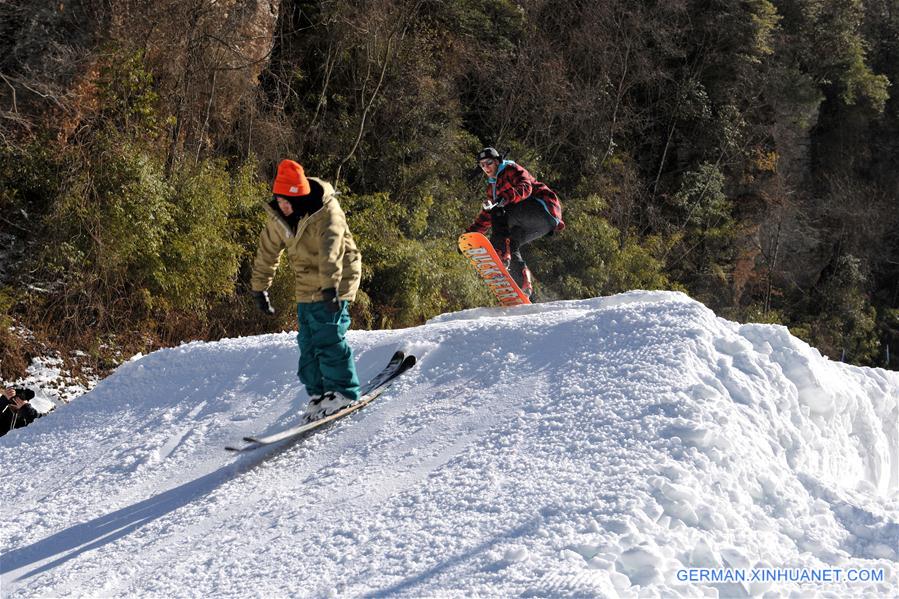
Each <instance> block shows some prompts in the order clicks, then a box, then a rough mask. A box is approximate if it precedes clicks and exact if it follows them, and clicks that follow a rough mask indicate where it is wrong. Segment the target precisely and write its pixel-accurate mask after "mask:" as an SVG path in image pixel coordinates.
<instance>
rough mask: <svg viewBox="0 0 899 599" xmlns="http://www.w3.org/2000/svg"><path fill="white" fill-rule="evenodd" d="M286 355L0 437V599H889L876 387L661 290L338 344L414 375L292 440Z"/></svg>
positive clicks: (231, 346)
mask: <svg viewBox="0 0 899 599" xmlns="http://www.w3.org/2000/svg"><path fill="white" fill-rule="evenodd" d="M294 337H295V335H294V334H292V333H282V334H276V335H264V336H259V337H247V338H240V339H229V340H225V341H221V342H218V343H189V344H185V345H182V346H180V347H177V348H173V349H167V350H162V351H158V352H155V353H153V354H150V355H147V356H139V357H135V359H133V360H131V361H130V362H128V363H126V364H124V365H123V366H121V367H120V368H119V369H118V370H117V371H116V372H115V373H114V374H113V375H112V376H110V377H108V378H107V379H105V380H103V381H102V382H101V383H100V384H98V385H97V386H96V387H95V388H94V389H93V390H92V391H90V392H89V393H87V394H86V395H84V396H83V397H82V398H80V399H78V400H77V401H74V402H72V403H71V404H68V405H64V406H61V407H59V408H57V409H56V410H55V411H54V412H53V413H51V414H49V415H48V416H46V417H44V418H42V419H40V420H38V421H36V422H35V423H34V424H32V425H31V426H29V427H27V428H24V429H20V430H16V431H13V432H12V433H10V434H9V435H7V436H5V437H3V438H2V440H0V465H2V469H3V507H4V509H3V510H0V530H2V531H3V534H2V537H0V580H2V596H3V597H47V596H53V597H60V596H61V597H65V596H89V597H147V596H154V597H273V596H274V597H288V596H289V597H329V596H334V597H375V596H391V597H393V596H407V597H445V596H451V597H513V596H520V597H638V596H640V597H643V596H665V597H672V596H673V597H676V596H682V597H697V596H708V597H714V596H727V597H734V596H762V595H764V596H773V597H776V596H809V595H824V596H832V597H846V596H884V597H886V596H893V597H895V596H896V594H897V572H899V564H897V562H899V547H897V541H899V435H897V420H899V416H897V398H899V376H897V374H896V373H894V372H887V371H884V370H879V369H867V368H857V367H852V366H847V365H845V364H840V363H835V362H832V361H829V360H827V359H826V358H823V357H822V356H821V355H820V354H819V352H818V351H816V350H815V349H813V348H811V347H809V346H808V345H806V344H805V343H803V342H801V341H799V340H798V339H796V338H794V337H792V336H790V334H789V332H788V331H787V329H785V328H783V327H778V326H769V325H755V324H748V325H739V324H736V323H733V322H729V321H726V320H723V319H721V318H718V317H717V316H716V315H715V314H714V313H713V312H711V311H710V310H708V309H707V308H706V307H704V306H703V305H702V304H700V303H697V302H696V301H693V300H691V299H690V298H688V297H687V296H685V295H682V294H679V293H669V292H640V291H637V292H631V293H626V294H623V295H618V296H613V297H608V298H599V299H592V300H584V301H566V302H555V303H547V304H540V305H532V306H521V307H518V308H506V309H503V308H493V309H487V308H484V309H476V310H468V311H464V312H459V313H455V314H448V315H444V316H442V317H439V318H436V319H434V320H433V321H431V322H429V323H428V324H426V325H424V326H420V327H417V328H412V329H405V330H394V331H370V332H367V331H354V332H352V333H351V335H350V341H351V343H352V345H353V347H354V348H355V351H356V359H357V363H358V368H359V373H360V376H361V378H363V379H364V378H366V377H369V376H371V375H373V374H374V373H375V372H377V371H378V370H379V369H380V367H381V366H382V365H383V364H384V363H385V362H386V361H387V360H388V358H389V357H390V355H391V354H392V353H393V352H394V350H396V349H405V350H406V351H407V352H411V353H414V354H415V355H417V356H418V358H419V361H418V365H417V366H416V367H415V368H414V369H413V370H411V371H410V372H408V373H407V374H406V375H404V376H403V377H402V378H401V379H399V380H398V381H397V383H396V384H395V385H394V386H393V387H392V388H391V389H390V390H389V391H388V392H387V393H385V394H384V395H383V396H381V397H380V398H379V399H377V400H376V401H375V402H373V403H372V404H370V405H369V406H367V407H365V408H364V409H362V410H360V411H358V412H356V413H354V414H353V415H351V416H349V417H347V418H345V419H343V420H340V421H338V422H337V423H336V424H334V425H332V426H329V427H327V428H326V429H324V430H321V431H319V432H317V433H315V434H314V435H312V436H310V437H308V438H306V439H303V440H301V441H298V442H285V443H282V444H280V445H276V446H274V447H270V448H265V449H261V450H257V451H254V452H248V453H243V454H233V453H230V452H226V451H224V449H223V448H224V446H226V445H231V444H235V443H240V439H241V438H242V437H243V436H244V435H248V434H253V433H269V432H275V431H278V430H281V429H283V428H286V427H288V426H292V425H294V424H296V423H297V421H298V420H299V414H300V412H301V411H302V409H303V407H304V404H305V403H306V395H305V392H304V391H303V389H302V387H301V386H300V385H299V383H298V382H297V379H296V376H295V374H294V371H295V369H296V360H297V347H296V344H295V339H294Z"/></svg>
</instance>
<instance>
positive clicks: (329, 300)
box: [322, 289, 340, 314]
mask: <svg viewBox="0 0 899 599" xmlns="http://www.w3.org/2000/svg"><path fill="white" fill-rule="evenodd" d="M322 296H323V298H324V302H325V310H327V311H328V312H330V313H331V314H337V313H338V312H340V300H339V299H337V290H336V289H322Z"/></svg>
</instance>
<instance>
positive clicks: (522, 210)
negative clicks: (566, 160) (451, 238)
mask: <svg viewBox="0 0 899 599" xmlns="http://www.w3.org/2000/svg"><path fill="white" fill-rule="evenodd" d="M477 160H478V166H480V167H481V170H483V171H484V174H486V175H487V201H486V202H484V205H483V206H482V208H481V212H480V213H479V214H478V216H477V218H476V219H475V221H474V223H472V225H471V226H469V227H468V228H467V229H466V232H468V233H486V232H487V230H488V229H490V228H491V227H492V229H493V231H492V232H491V235H490V243H491V244H492V245H493V247H494V248H495V249H496V253H497V254H499V256H500V258H501V259H502V261H503V263H504V265H505V267H506V269H507V270H508V271H509V274H510V275H511V276H512V279H513V280H514V281H515V282H516V283H517V284H518V286H519V287H520V288H521V290H522V291H523V292H524V293H525V294H526V295H528V296H530V295H531V294H532V293H533V291H534V286H533V280H532V277H531V271H530V270H529V269H528V266H527V264H526V263H525V261H524V258H523V257H522V255H521V248H522V247H523V246H525V245H527V244H529V243H531V242H532V241H535V240H537V239H539V238H541V237H544V236H546V235H550V234H552V233H554V232H556V231H561V230H562V229H564V228H565V223H564V222H563V221H562V204H561V203H560V202H559V197H558V196H557V195H556V193H555V192H554V191H553V190H551V189H550V188H549V187H547V186H546V185H545V184H544V183H541V182H540V181H538V180H537V179H535V178H534V177H533V175H531V173H529V172H528V171H527V169H525V168H524V167H522V166H521V165H518V164H516V163H514V162H512V161H511V160H502V159H501V158H500V155H499V152H497V151H496V150H495V149H494V148H484V149H483V150H481V151H480V152H478V155H477Z"/></svg>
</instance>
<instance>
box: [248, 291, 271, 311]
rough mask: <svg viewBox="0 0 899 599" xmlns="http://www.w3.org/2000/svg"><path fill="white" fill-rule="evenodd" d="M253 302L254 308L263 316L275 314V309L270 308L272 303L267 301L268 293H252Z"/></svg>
mask: <svg viewBox="0 0 899 599" xmlns="http://www.w3.org/2000/svg"><path fill="white" fill-rule="evenodd" d="M253 300H254V301H255V302H256V307H257V308H259V311H260V312H262V313H263V314H268V315H269V316H271V315H273V314H274V313H275V309H274V308H272V303H271V302H270V301H268V291H254V292H253Z"/></svg>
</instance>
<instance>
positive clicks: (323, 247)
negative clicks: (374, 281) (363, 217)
mask: <svg viewBox="0 0 899 599" xmlns="http://www.w3.org/2000/svg"><path fill="white" fill-rule="evenodd" d="M308 179H309V185H310V187H311V192H310V194H309V195H308V196H300V197H296V198H290V199H291V203H292V204H293V206H294V214H293V215H291V217H292V218H285V217H284V215H283V214H282V213H281V211H280V210H279V209H278V203H277V202H276V201H275V200H272V201H270V202H269V203H268V204H266V206H265V209H266V211H267V212H268V213H269V219H268V222H266V224H265V229H263V230H262V235H260V238H259V248H258V249H257V251H256V260H255V261H254V262H253V276H252V278H251V285H252V287H253V291H264V290H266V289H268V288H269V286H270V285H271V284H272V279H273V278H274V276H275V270H276V269H277V268H278V261H279V260H280V258H281V252H283V251H284V250H287V258H288V261H289V263H290V267H291V268H292V269H293V274H294V279H295V284H296V292H295V296H296V301H297V302H298V303H300V302H301V303H308V302H318V301H322V300H323V299H324V298H323V296H322V293H321V290H322V289H334V288H336V289H337V296H338V297H339V298H340V299H341V300H349V301H352V300H354V299H355V298H356V292H357V291H358V290H359V281H360V279H361V278H362V255H361V254H360V253H359V250H358V249H357V248H356V242H355V241H353V234H352V233H350V229H349V227H348V226H347V222H346V215H345V214H344V213H343V210H342V209H341V207H340V204H339V203H338V202H337V198H336V197H335V193H334V188H333V187H332V186H331V184H330V183H328V182H326V181H322V180H321V179H317V178H315V177H308ZM307 212H311V213H308V214H307ZM297 217H299V220H297ZM291 220H293V221H296V229H294V228H293V226H292V222H291Z"/></svg>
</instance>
